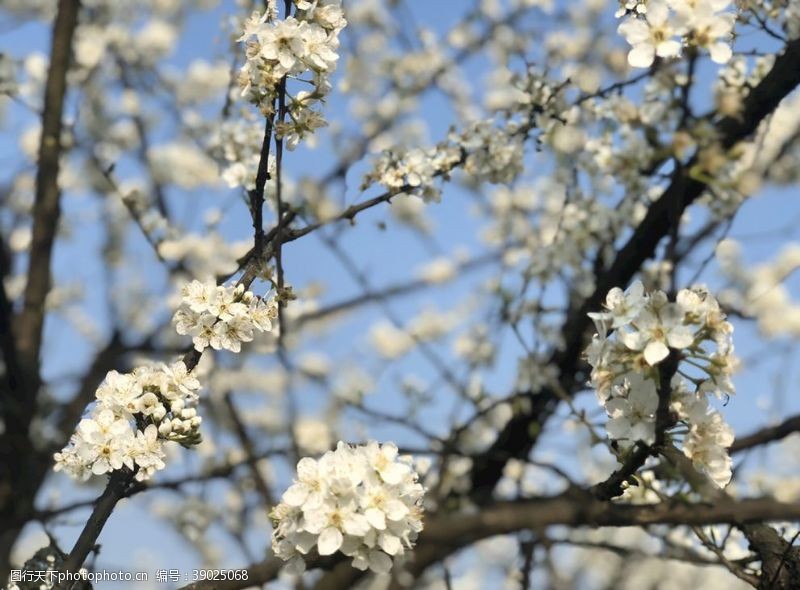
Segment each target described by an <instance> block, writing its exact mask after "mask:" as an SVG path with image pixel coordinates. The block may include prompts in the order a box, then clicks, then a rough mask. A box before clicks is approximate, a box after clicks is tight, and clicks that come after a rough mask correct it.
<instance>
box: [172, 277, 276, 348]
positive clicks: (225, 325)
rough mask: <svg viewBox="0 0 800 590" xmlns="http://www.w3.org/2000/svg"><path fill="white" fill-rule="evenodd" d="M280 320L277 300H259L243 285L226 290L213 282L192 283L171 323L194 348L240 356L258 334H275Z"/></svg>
mask: <svg viewBox="0 0 800 590" xmlns="http://www.w3.org/2000/svg"><path fill="white" fill-rule="evenodd" d="M276 317H278V303H277V301H276V299H275V297H270V298H268V299H265V298H262V297H258V296H256V295H254V294H253V293H252V292H251V291H245V289H244V285H238V286H236V287H225V286H223V285H217V284H216V283H214V282H213V281H208V282H205V283H202V282H200V281H192V282H191V283H188V284H187V285H186V286H185V287H184V288H183V301H182V304H181V306H180V307H179V308H178V310H177V311H176V312H175V316H174V317H173V318H172V321H173V322H174V324H175V331H177V332H178V334H182V335H190V336H191V337H192V342H193V343H194V348H195V350H197V351H198V352H203V350H205V349H206V348H207V347H209V346H210V347H211V348H213V349H214V350H230V351H231V352H239V351H241V349H242V342H251V341H252V340H253V337H254V334H255V332H256V331H259V332H269V331H270V330H272V320H274V319H275V318H276Z"/></svg>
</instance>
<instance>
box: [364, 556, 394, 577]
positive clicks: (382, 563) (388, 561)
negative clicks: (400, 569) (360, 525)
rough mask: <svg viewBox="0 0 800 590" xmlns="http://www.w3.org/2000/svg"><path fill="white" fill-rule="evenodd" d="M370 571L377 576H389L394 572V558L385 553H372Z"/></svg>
mask: <svg viewBox="0 0 800 590" xmlns="http://www.w3.org/2000/svg"><path fill="white" fill-rule="evenodd" d="M369 569H371V570H372V571H373V572H375V573H376V574H388V573H389V572H390V571H391V570H392V558H391V557H389V556H388V555H386V554H385V553H384V552H383V551H370V552H369Z"/></svg>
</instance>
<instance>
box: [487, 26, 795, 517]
mask: <svg viewBox="0 0 800 590" xmlns="http://www.w3.org/2000/svg"><path fill="white" fill-rule="evenodd" d="M798 84H800V40H795V41H792V42H791V43H789V44H788V45H787V47H786V51H784V53H783V54H781V55H779V56H778V57H777V58H776V60H775V63H774V65H773V67H772V69H771V70H770V71H769V73H768V74H767V75H766V76H765V77H764V79H763V80H762V81H761V82H760V83H759V84H758V85H757V86H756V87H755V88H753V89H752V90H751V92H750V94H749V95H748V96H747V97H746V98H745V100H744V107H743V110H742V114H741V116H740V117H736V118H732V117H728V118H725V119H722V120H721V121H720V122H719V123H718V124H717V126H716V128H717V131H718V133H719V137H720V144H721V145H722V147H723V148H725V149H727V148H730V147H732V146H733V145H735V144H736V143H737V142H739V141H742V140H744V139H746V138H748V137H749V136H750V135H751V134H752V133H753V132H754V131H755V130H756V129H757V128H758V126H759V125H760V124H761V122H762V121H763V120H764V119H765V118H766V117H767V116H768V115H769V114H770V113H772V112H773V111H774V110H775V108H776V107H777V106H778V104H779V103H780V102H781V101H782V100H783V99H784V98H785V97H786V96H787V95H788V94H789V93H790V92H792V91H793V90H794V89H795V88H796V87H797V86H798ZM696 160H697V158H696V156H695V157H694V158H692V159H691V160H689V161H688V162H687V163H686V164H685V165H684V166H679V167H678V168H677V169H676V170H675V172H674V174H673V175H672V179H671V182H670V185H669V186H668V187H667V189H666V190H665V191H664V193H663V194H662V196H661V197H660V198H659V199H658V200H657V201H655V202H654V203H653V204H652V205H651V206H650V207H649V209H648V211H647V214H646V215H645V217H644V219H643V220H642V221H641V222H640V223H639V225H638V226H637V227H636V229H635V230H634V231H633V234H632V235H631V236H630V238H629V239H628V241H627V242H626V243H625V244H624V245H623V246H622V248H620V250H619V251H618V252H617V255H616V257H615V259H614V262H613V263H612V264H611V266H610V267H609V268H608V269H606V270H604V271H603V272H602V273H600V274H599V275H598V276H597V277H595V278H596V283H595V290H594V292H593V293H592V294H591V295H590V296H589V297H587V298H586V299H583V300H581V301H577V302H576V303H575V305H574V306H573V307H572V309H571V310H570V312H569V313H568V316H567V320H566V321H565V323H564V327H563V330H562V334H563V336H564V346H563V348H561V349H560V350H558V351H556V352H555V353H554V354H553V355H552V356H551V359H550V360H551V363H552V364H553V365H554V366H556V367H558V370H559V373H560V375H561V379H562V386H563V388H564V389H565V390H566V391H569V392H574V391H576V390H578V389H579V388H581V387H582V386H583V382H582V377H580V378H578V376H580V375H581V371H580V369H581V353H582V351H583V349H584V347H585V344H586V337H587V332H588V330H589V328H590V326H591V321H590V319H589V317H588V315H587V314H588V313H589V312H591V311H596V310H598V309H600V306H601V304H602V301H603V299H604V298H605V296H606V294H607V293H608V291H609V290H611V288H612V287H620V286H625V285H627V284H628V283H629V282H630V281H631V279H632V278H633V277H634V276H635V275H636V273H637V272H638V271H639V269H640V268H641V267H642V265H643V264H644V262H645V261H646V260H647V259H648V258H651V257H652V256H653V255H654V254H655V252H656V248H657V247H658V245H659V244H660V243H661V240H662V239H663V238H664V237H665V236H668V235H669V233H670V231H671V229H672V227H673V225H674V224H675V223H678V222H679V220H680V218H681V217H682V215H683V212H684V211H685V210H686V209H687V208H688V207H689V206H690V205H691V204H692V203H694V202H695V201H696V200H697V199H698V198H699V197H700V195H702V194H703V192H704V191H705V189H706V184H705V183H703V182H701V181H699V180H696V179H695V178H692V177H691V176H690V175H689V171H690V170H691V169H692V167H693V166H694V165H695V164H696ZM559 401H560V397H559V396H558V395H556V393H555V392H553V391H551V390H543V391H541V392H538V393H537V394H536V395H533V396H531V404H530V410H529V411H528V412H526V413H520V414H518V415H516V416H514V418H512V420H511V421H509V422H508V424H506V426H505V428H503V429H502V430H501V431H500V433H499V435H498V437H497V439H496V440H495V442H494V444H493V445H492V446H491V447H490V449H489V451H498V450H504V451H506V452H507V453H508V455H509V456H514V457H524V456H526V455H527V454H528V453H529V452H530V450H531V449H532V448H533V445H534V444H535V442H536V438H537V436H538V435H536V434H534V435H532V434H531V432H532V431H531V428H532V427H533V428H534V431H535V432H536V433H539V432H542V430H543V428H542V427H543V424H544V422H545V421H546V420H547V419H548V417H549V416H550V415H551V414H552V413H553V411H554V410H555V408H556V407H557V405H558V403H559ZM505 463H506V462H505V461H504V460H499V459H498V458H497V454H496V453H488V454H487V456H486V458H485V459H483V460H476V461H475V462H474V465H473V469H472V473H471V477H472V490H473V497H474V498H475V499H476V500H478V501H486V500H488V499H490V498H491V491H492V490H493V489H494V486H495V485H496V484H497V482H498V481H499V480H500V477H501V476H502V473H503V468H504V466H505Z"/></svg>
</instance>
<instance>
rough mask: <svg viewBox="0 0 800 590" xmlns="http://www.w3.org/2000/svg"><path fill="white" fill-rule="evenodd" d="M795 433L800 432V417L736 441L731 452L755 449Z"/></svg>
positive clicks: (794, 417)
mask: <svg viewBox="0 0 800 590" xmlns="http://www.w3.org/2000/svg"><path fill="white" fill-rule="evenodd" d="M795 432H800V416H792V417H791V418H787V419H786V420H784V421H783V422H781V423H780V424H778V425H776V426H767V427H766V428H762V429H761V430H757V431H756V432H753V433H752V434H749V435H747V436H743V437H742V438H738V439H736V440H735V441H734V442H733V445H731V450H730V452H731V453H739V452H741V451H745V450H747V449H752V448H753V447H758V446H761V445H765V444H768V443H771V442H775V441H778V440H781V439H782V438H786V437H787V436H789V435H790V434H793V433H795Z"/></svg>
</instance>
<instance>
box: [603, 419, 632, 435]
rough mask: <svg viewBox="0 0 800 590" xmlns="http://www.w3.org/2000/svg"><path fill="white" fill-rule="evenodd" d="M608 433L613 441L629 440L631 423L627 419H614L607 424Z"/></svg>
mask: <svg viewBox="0 0 800 590" xmlns="http://www.w3.org/2000/svg"><path fill="white" fill-rule="evenodd" d="M606 432H608V436H610V437H611V438H613V439H619V438H628V437H629V436H630V435H631V423H630V421H629V420H628V419H627V418H612V419H611V420H609V421H608V422H607V423H606Z"/></svg>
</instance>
